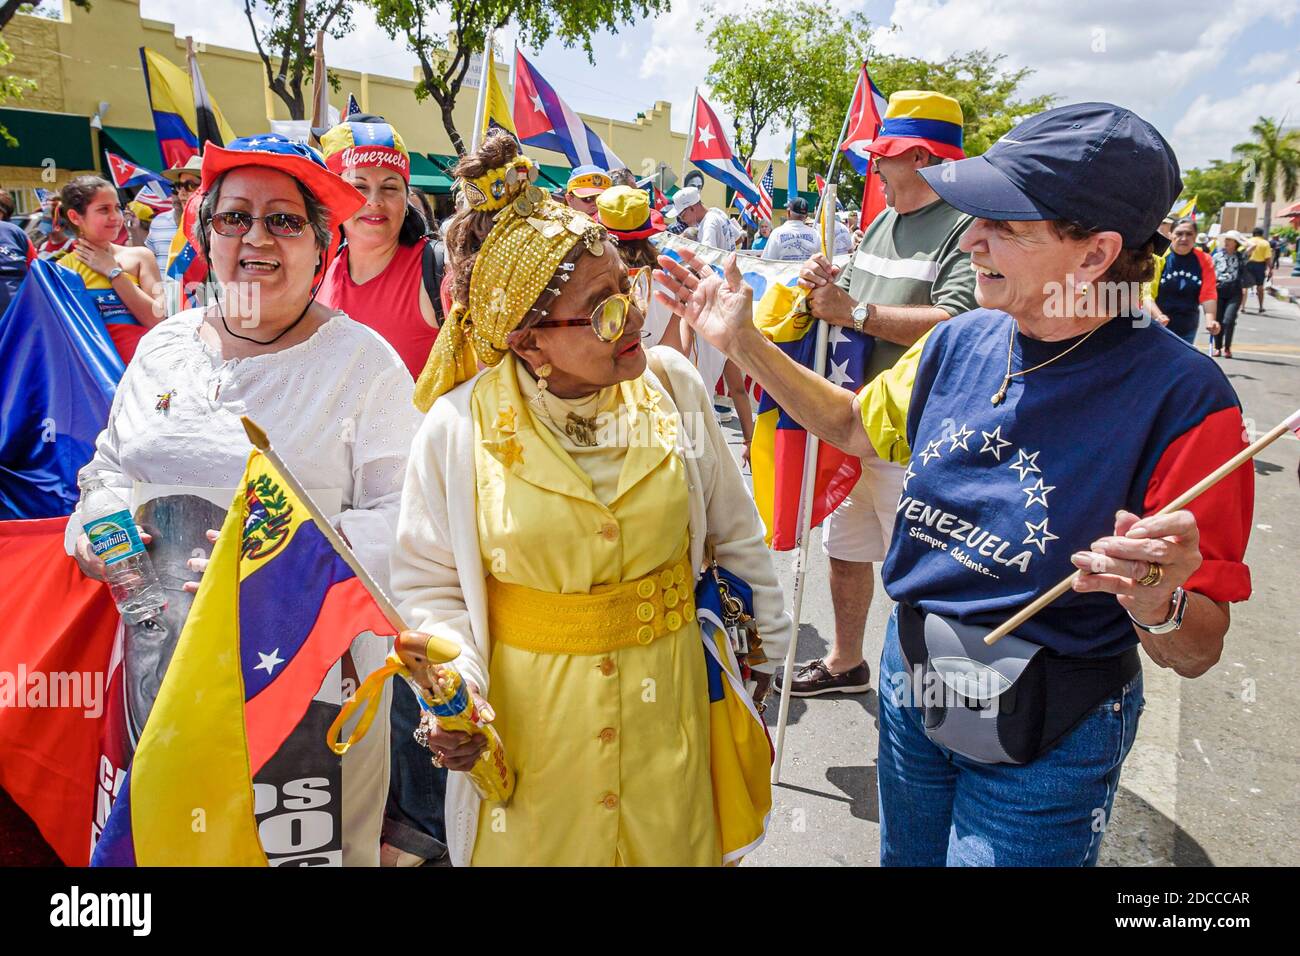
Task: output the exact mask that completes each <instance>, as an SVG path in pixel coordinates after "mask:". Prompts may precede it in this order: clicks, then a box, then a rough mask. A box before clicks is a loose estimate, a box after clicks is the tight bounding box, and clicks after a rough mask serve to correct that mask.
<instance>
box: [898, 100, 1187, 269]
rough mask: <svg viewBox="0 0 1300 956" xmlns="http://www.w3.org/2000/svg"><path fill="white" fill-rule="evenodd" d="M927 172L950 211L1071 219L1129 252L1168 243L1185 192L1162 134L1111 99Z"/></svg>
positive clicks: (1071, 109)
mask: <svg viewBox="0 0 1300 956" xmlns="http://www.w3.org/2000/svg"><path fill="white" fill-rule="evenodd" d="M920 172H921V175H922V176H923V177H925V181H926V182H927V183H929V185H930V188H931V189H933V190H934V191H935V192H936V193H938V194H939V196H940V198H942V199H943V200H944V201H945V202H947V203H948V204H949V205H951V206H954V207H956V208H957V209H960V210H961V211H962V212H965V213H969V214H970V215H972V216H977V217H979V218H980V219H993V220H1035V219H1038V220H1042V219H1065V220H1069V221H1071V222H1077V223H1078V224H1079V225H1081V226H1084V227H1086V228H1088V229H1093V230H1101V231H1106V232H1117V233H1119V234H1120V236H1121V237H1123V240H1124V246H1125V248H1129V249H1140V248H1142V246H1144V245H1146V244H1147V243H1148V242H1152V241H1154V242H1155V244H1156V250H1157V251H1158V252H1162V251H1164V249H1165V248H1166V247H1167V246H1168V240H1166V239H1165V238H1164V237H1163V236H1161V235H1160V234H1159V233H1158V232H1157V231H1156V230H1157V228H1158V227H1159V225H1160V223H1161V222H1162V221H1163V220H1164V218H1165V216H1167V215H1168V214H1169V207H1170V205H1171V204H1172V203H1173V201H1174V200H1175V199H1177V198H1178V194H1179V193H1181V192H1182V189H1183V181H1182V179H1181V178H1180V177H1179V171H1178V160H1177V158H1176V157H1175V156H1174V151H1173V148H1172V147H1171V146H1170V145H1169V143H1168V142H1167V141H1166V140H1165V138H1164V137H1163V136H1161V135H1160V133H1159V132H1157V131H1156V128H1155V127H1154V126H1152V125H1151V124H1150V123H1148V122H1147V121H1146V120H1144V119H1142V117H1140V116H1138V115H1137V114H1136V113H1134V112H1132V111H1131V110H1126V109H1123V108H1122V107H1119V106H1115V105H1114V104H1113V103H1076V104H1074V105H1072V106H1062V107H1059V108H1057V109H1053V110H1047V111H1046V112H1043V113H1039V114H1038V115H1037V116H1031V117H1030V118H1029V119H1027V120H1024V121H1023V122H1021V123H1020V124H1019V125H1017V126H1015V127H1013V128H1012V129H1011V131H1010V132H1008V133H1007V134H1006V135H1005V136H1003V137H1002V138H1001V139H1000V140H998V141H997V142H996V143H994V144H993V145H992V146H991V147H990V148H989V150H988V151H987V152H985V153H984V154H983V155H982V156H972V157H970V158H969V159H962V160H958V161H956V162H953V163H944V164H942V165H939V166H929V167H927V168H925V169H922V170H921V171H920Z"/></svg>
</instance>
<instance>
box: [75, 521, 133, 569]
mask: <svg viewBox="0 0 1300 956" xmlns="http://www.w3.org/2000/svg"><path fill="white" fill-rule="evenodd" d="M86 537H87V538H89V539H90V550H91V551H93V552H95V557H97V558H103V559H104V563H105V564H115V563H116V562H118V561H121V560H123V559H125V558H129V557H132V556H133V555H137V554H141V553H142V552H143V551H144V544H143V543H141V541H140V535H139V533H138V532H137V531H136V530H135V519H134V518H132V517H131V512H130V511H127V510H126V509H123V510H121V511H118V512H116V513H114V514H111V515H106V516H105V517H103V518H99V519H98V520H96V521H92V522H91V523H90V526H89V527H88V528H86Z"/></svg>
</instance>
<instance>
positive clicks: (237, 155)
mask: <svg viewBox="0 0 1300 956" xmlns="http://www.w3.org/2000/svg"><path fill="white" fill-rule="evenodd" d="M201 189H202V201H201V204H200V206H199V215H198V224H197V226H196V228H195V230H194V236H193V239H194V241H195V247H196V248H197V249H198V251H199V254H200V255H201V256H203V257H204V258H205V259H206V261H207V265H208V275H209V279H210V281H212V282H214V283H215V285H216V290H217V294H215V295H213V296H211V299H212V303H211V304H210V305H208V306H204V307H201V308H194V309H187V310H185V311H182V312H179V313H177V314H176V315H174V316H172V317H171V318H169V319H166V320H165V321H163V322H161V323H159V325H158V326H156V327H155V328H154V329H152V330H151V331H150V332H149V334H148V335H146V336H145V337H144V338H143V339H142V340H141V342H140V345H139V348H138V349H137V351H136V355H135V358H134V359H133V360H132V362H131V363H130V365H129V366H128V367H127V370H126V373H125V375H124V376H123V377H122V381H121V383H120V384H119V385H118V390H117V395H116V397H115V399H114V401H113V410H112V413H111V415H110V418H109V421H108V425H107V427H106V428H105V429H104V430H103V431H102V432H101V433H100V435H99V438H98V439H97V440H96V447H95V456H94V458H93V459H92V460H91V461H90V463H89V464H88V465H87V466H86V467H85V468H84V469H83V470H82V474H83V476H87V477H97V478H100V479H102V480H103V481H104V482H105V483H106V484H107V485H108V487H110V488H112V489H113V490H115V491H116V492H117V493H118V494H119V495H120V496H121V497H122V498H123V499H124V501H125V500H127V499H129V498H132V497H136V499H137V500H142V499H141V496H139V495H138V492H141V491H143V492H146V493H148V492H149V486H151V485H154V486H157V485H165V486H170V487H172V488H173V489H174V487H175V486H184V487H185V488H186V493H188V494H197V493H198V492H197V491H192V490H191V489H205V490H204V491H203V492H202V494H201V495H200V497H203V498H205V499H209V500H212V501H221V502H229V501H230V500H231V499H232V497H233V495H234V490H235V487H236V486H237V484H238V483H239V481H240V479H241V477H242V476H243V474H244V468H245V463H246V461H247V459H248V452H249V444H248V438H247V436H246V435H245V433H244V429H243V426H242V424H241V422H240V416H241V415H247V416H249V417H251V418H252V419H253V420H255V421H256V422H258V424H260V425H261V426H262V427H263V428H265V429H266V431H267V432H268V434H269V435H270V437H271V440H272V442H273V443H274V444H275V447H276V448H277V449H278V450H279V452H280V454H281V456H282V457H283V458H284V460H285V461H286V463H287V464H288V465H289V467H290V468H291V469H292V471H293V472H294V474H295V475H296V476H297V478H298V479H299V480H300V481H301V482H302V484H303V485H304V487H306V488H307V489H309V490H310V491H311V492H312V495H313V497H314V498H315V499H316V501H317V502H318V503H319V504H320V505H321V506H322V507H323V508H325V509H326V510H327V512H329V511H332V510H333V509H337V510H336V511H334V513H332V514H331V521H332V522H333V524H334V525H335V526H336V527H337V528H338V529H339V530H340V531H341V532H342V534H343V535H344V536H345V537H346V538H347V540H348V542H349V543H350V545H351V547H352V549H353V551H354V552H355V553H356V555H357V557H358V558H359V559H360V560H361V562H362V564H364V565H365V566H366V568H367V570H369V571H370V573H371V574H372V575H373V576H374V577H375V578H376V579H377V580H378V581H379V582H380V583H381V585H383V586H387V580H388V553H389V551H390V550H391V548H392V545H393V541H394V536H395V526H396V521H397V512H398V508H399V499H400V495H401V487H402V478H403V475H404V473H405V468H406V458H407V451H408V449H409V447H410V444H411V439H412V437H413V436H414V434H415V431H416V428H417V427H418V425H419V420H420V419H419V414H418V412H417V411H416V410H415V408H414V406H413V405H412V401H411V395H412V391H413V383H412V381H411V376H410V374H409V373H408V372H407V370H406V367H405V366H404V365H403V364H402V362H401V359H400V358H399V357H398V355H397V353H396V352H395V351H393V348H392V346H390V345H389V344H388V343H387V342H385V341H384V340H383V339H382V338H380V336H379V335H378V334H377V333H376V332H374V331H373V330H371V329H368V328H366V327H365V326H364V325H361V324H360V323H358V322H354V321H353V320H352V319H350V318H348V317H347V316H346V315H344V314H343V313H341V312H339V311H337V310H335V309H332V308H330V307H329V306H326V305H324V304H323V303H321V302H320V301H319V297H318V295H317V292H318V291H319V289H320V283H321V280H322V278H323V277H324V275H325V271H326V269H327V268H328V267H329V264H330V261H331V258H332V256H333V255H334V253H335V251H336V249H337V244H338V242H337V231H336V229H335V225H336V224H337V223H340V222H345V221H347V220H348V218H349V217H351V216H352V214H353V213H354V212H356V210H357V209H359V208H360V207H361V206H362V204H363V202H364V199H363V197H362V196H361V195H360V194H359V193H358V192H357V191H356V190H355V189H353V188H352V187H351V186H350V185H348V184H347V183H346V182H344V181H343V180H342V179H340V178H339V177H338V176H336V175H335V174H334V173H332V172H330V171H329V170H328V169H327V168H326V166H325V164H324V162H323V160H321V158H320V157H319V156H318V155H317V154H316V153H315V152H314V151H313V150H310V149H308V148H306V147H303V146H299V145H297V144H295V143H292V142H290V141H289V140H287V139H285V138H284V137H283V136H279V135H275V134H264V135H261V136H256V137H248V138H243V139H238V140H235V141H234V142H232V143H231V144H230V146H229V147H227V148H224V149H223V148H221V147H217V146H213V145H211V144H209V145H208V147H207V148H206V149H205V150H204V154H203V181H202V187H201ZM150 263H151V264H152V257H150ZM167 494H173V495H174V494H178V492H176V491H174V490H173V491H171V492H167ZM132 503H134V502H132ZM136 513H137V515H138V514H139V513H140V512H138V511H137V512H136ZM68 528H69V531H68V540H67V548H68V553H69V554H72V555H74V556H75V557H76V559H77V562H78V564H79V565H80V566H81V568H82V570H83V571H84V573H86V574H87V575H88V576H90V577H94V578H100V579H102V578H103V576H104V565H103V562H102V560H101V559H100V558H98V557H96V556H95V554H94V553H93V552H92V550H91V548H90V546H89V543H88V541H87V539H86V536H85V535H84V534H81V533H80V532H81V518H80V508H79V509H78V512H76V513H74V515H73V517H72V519H71V520H70V521H69V522H68ZM146 531H148V532H150V533H152V534H154V535H156V536H157V535H166V534H167V533H168V531H167V530H159V529H157V528H151V527H150V528H146ZM215 538H216V532H215V531H209V532H208V534H207V540H199V541H194V542H185V544H186V546H187V547H189V548H197V549H199V550H198V551H197V552H195V553H197V554H199V555H202V556H201V557H195V558H193V559H191V560H190V562H189V571H190V572H193V573H192V574H191V575H189V576H186V575H183V574H181V575H173V576H171V577H170V578H168V579H165V580H164V581H163V585H164V588H166V589H167V590H168V592H169V593H168V599H169V604H172V605H174V604H179V603H181V602H188V601H189V600H191V597H190V595H192V594H193V592H195V591H196V590H197V589H198V580H199V575H200V574H201V573H202V572H203V570H204V568H205V567H206V565H207V560H206V554H207V552H208V550H209V549H210V547H211V544H210V542H211V541H213V540H215ZM146 543H148V542H147V541H146ZM182 616H183V614H182ZM172 634H173V636H172V637H170V641H171V642H172V643H173V645H174V640H175V636H174V635H177V634H179V627H176V628H173V629H172ZM159 642H160V637H159V635H158V634H157V633H152V634H141V635H138V636H133V634H132V633H131V632H129V631H128V633H127V635H126V636H125V638H124V639H123V659H124V661H125V665H126V673H127V674H128V680H129V679H130V675H132V674H134V673H137V672H139V670H140V668H139V666H138V664H137V665H136V666H135V667H133V665H132V662H133V659H135V658H137V657H139V658H144V657H147V656H148V655H150V654H152V656H153V659H154V660H157V659H158V656H159V649H158V644H159ZM386 654H387V647H386V641H384V640H383V639H378V638H367V637H364V636H363V637H359V638H358V639H357V640H356V641H354V642H353V643H352V646H351V648H350V651H349V655H346V656H345V664H344V667H345V670H346V668H347V667H348V663H347V662H348V660H349V658H350V662H351V664H353V665H355V668H356V671H357V673H359V674H363V675H364V674H367V673H369V672H370V671H371V670H373V669H374V668H376V667H378V666H379V665H380V664H381V663H382V662H383V659H384V657H385V656H386ZM170 655H171V647H165V648H164V649H163V652H162V656H161V660H162V661H164V662H165V661H167V660H168V659H169V658H170ZM162 666H165V665H162ZM146 676H147V675H146ZM141 679H142V680H143V679H144V678H143V677H142V678H141ZM152 679H154V680H156V679H157V676H156V675H155V676H154V677H153V678H152ZM145 700H146V702H145V703H144V705H143V709H144V710H145V711H146V712H147V709H148V706H149V705H150V704H151V703H152V695H148V697H147V698H146V699H145ZM135 716H136V719H137V721H138V723H139V725H141V726H142V725H143V715H135ZM379 724H380V725H381V730H382V732H381V733H376V734H371V735H370V736H369V737H367V739H366V741H364V742H363V743H362V744H361V745H359V746H358V747H354V748H353V749H352V750H350V751H349V752H348V755H347V756H346V757H344V758H343V783H342V794H341V799H342V808H343V809H342V814H343V820H342V827H343V833H342V841H343V849H342V859H343V863H344V864H345V865H372V866H373V865H377V864H378V862H379V841H380V827H381V824H382V818H383V810H384V803H385V800H386V798H387V794H388V747H389V743H388V733H387V730H388V725H387V722H385V721H380V722H379ZM371 738H374V739H373V742H372V741H371ZM125 756H127V757H129V754H128V755H125Z"/></svg>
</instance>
